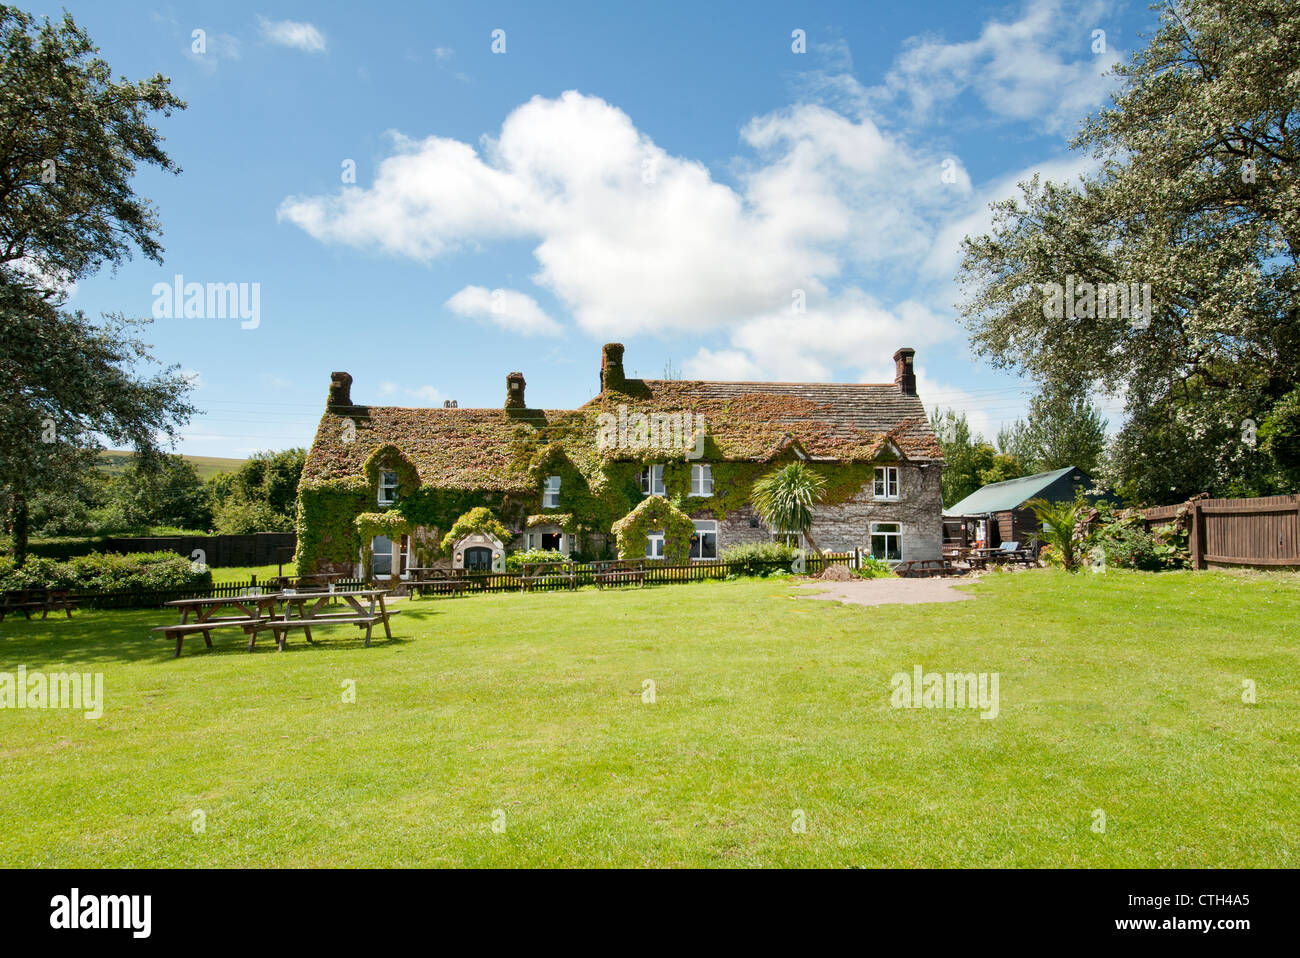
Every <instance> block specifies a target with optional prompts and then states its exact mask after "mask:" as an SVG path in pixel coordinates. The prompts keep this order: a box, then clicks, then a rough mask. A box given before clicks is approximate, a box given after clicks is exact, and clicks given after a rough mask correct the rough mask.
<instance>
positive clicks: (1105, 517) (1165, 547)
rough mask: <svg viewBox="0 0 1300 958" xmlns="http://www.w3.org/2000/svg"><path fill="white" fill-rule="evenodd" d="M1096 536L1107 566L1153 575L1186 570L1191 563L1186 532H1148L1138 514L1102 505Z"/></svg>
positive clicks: (1172, 529) (1177, 529) (1162, 528)
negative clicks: (1156, 572)
mask: <svg viewBox="0 0 1300 958" xmlns="http://www.w3.org/2000/svg"><path fill="white" fill-rule="evenodd" d="M1094 537H1095V540H1096V543H1097V547H1098V548H1100V549H1101V551H1102V554H1103V555H1104V556H1105V558H1106V564H1107V565H1113V566H1117V567H1119V568H1125V569H1143V570H1146V571H1149V572H1154V571H1158V570H1160V569H1185V568H1187V567H1188V566H1189V565H1190V564H1191V556H1190V553H1189V552H1188V549H1187V531H1186V530H1185V529H1182V528H1181V527H1179V526H1176V525H1164V526H1160V527H1159V528H1157V529H1155V530H1154V531H1151V532H1148V531H1147V527H1146V523H1145V522H1144V521H1143V520H1142V517H1141V515H1140V514H1138V513H1135V512H1129V511H1127V510H1120V511H1115V510H1112V509H1110V508H1109V507H1108V506H1104V505H1103V506H1099V507H1098V510H1097V528H1096V532H1095V534H1094Z"/></svg>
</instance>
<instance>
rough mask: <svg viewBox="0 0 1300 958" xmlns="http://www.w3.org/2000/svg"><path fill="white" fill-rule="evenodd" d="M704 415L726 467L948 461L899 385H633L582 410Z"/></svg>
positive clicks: (917, 405) (919, 408) (915, 400)
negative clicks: (793, 455) (788, 461)
mask: <svg viewBox="0 0 1300 958" xmlns="http://www.w3.org/2000/svg"><path fill="white" fill-rule="evenodd" d="M621 404H626V405H627V407H628V412H629V413H631V412H633V411H640V412H651V411H654V412H679V411H680V412H690V413H692V414H694V415H702V416H703V417H704V420H705V424H706V432H707V434H708V436H709V439H710V440H712V442H713V443H715V444H716V446H717V449H718V452H719V455H720V457H721V458H722V459H725V460H741V461H759V462H763V461H767V460H769V459H773V458H775V457H776V456H778V455H780V454H781V453H782V452H783V451H784V450H785V449H786V448H788V447H789V446H791V445H794V444H797V445H798V447H799V448H800V449H801V450H802V451H803V452H804V453H805V454H806V455H808V456H809V457H811V458H813V459H830V460H838V461H843V462H867V461H870V460H873V459H875V458H877V456H879V455H880V453H881V452H882V450H883V449H884V448H885V447H886V446H887V444H888V443H891V442H892V443H893V445H895V446H896V447H897V448H898V450H899V451H900V452H901V453H902V455H903V457H904V458H906V459H918V460H938V459H942V458H943V453H942V450H941V449H940V448H939V442H938V440H937V439H936V438H935V435H934V430H933V429H931V428H930V418H929V416H927V415H926V412H925V406H924V404H923V403H922V402H921V400H920V398H919V397H917V396H908V395H904V394H903V392H902V391H901V390H900V389H899V388H898V386H896V385H894V384H893V383H888V384H879V383H764V382H709V381H706V380H692V379H634V380H628V382H627V385H626V387H625V389H624V390H623V391H621V392H614V391H607V392H605V393H602V394H601V395H600V396H597V397H596V398H595V399H593V400H591V401H590V402H588V403H587V404H586V405H585V406H583V407H582V408H583V409H584V410H590V411H596V412H608V413H617V412H618V407H619V405H621Z"/></svg>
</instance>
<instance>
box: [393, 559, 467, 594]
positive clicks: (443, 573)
mask: <svg viewBox="0 0 1300 958" xmlns="http://www.w3.org/2000/svg"><path fill="white" fill-rule="evenodd" d="M406 571H407V572H408V573H410V575H411V579H410V581H409V582H408V583H407V588H409V589H411V590H412V591H414V592H419V593H421V594H423V593H424V592H425V591H431V592H437V593H448V592H461V591H463V590H465V589H468V588H469V587H470V585H471V583H470V581H469V579H467V578H466V577H465V576H466V572H465V570H464V569H437V568H434V567H433V566H407V569H406Z"/></svg>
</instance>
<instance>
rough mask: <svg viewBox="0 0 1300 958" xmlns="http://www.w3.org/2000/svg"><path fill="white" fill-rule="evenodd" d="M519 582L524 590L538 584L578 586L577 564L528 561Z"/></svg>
mask: <svg viewBox="0 0 1300 958" xmlns="http://www.w3.org/2000/svg"><path fill="white" fill-rule="evenodd" d="M519 582H520V585H521V587H522V588H523V590H524V591H525V592H531V591H532V590H533V589H535V588H536V587H537V586H539V585H558V586H560V587H561V588H565V589H576V588H577V587H578V566H577V564H576V563H573V562H528V563H525V565H524V568H523V575H522V576H520V578H519Z"/></svg>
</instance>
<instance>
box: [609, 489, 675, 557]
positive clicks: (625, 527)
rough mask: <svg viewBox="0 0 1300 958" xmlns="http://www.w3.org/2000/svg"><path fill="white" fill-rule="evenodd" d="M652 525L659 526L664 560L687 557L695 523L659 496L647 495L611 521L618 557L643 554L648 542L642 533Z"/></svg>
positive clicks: (654, 527)
mask: <svg viewBox="0 0 1300 958" xmlns="http://www.w3.org/2000/svg"><path fill="white" fill-rule="evenodd" d="M654 529H662V530H663V533H664V561H665V562H667V563H668V564H670V565H682V564H684V563H685V562H686V561H687V560H689V559H690V557H691V536H693V535H695V523H694V522H692V521H691V518H690V516H688V515H687V514H686V513H684V512H682V510H681V509H679V508H677V506H675V505H673V504H672V503H671V502H669V501H668V500H667V499H665V498H664V497H663V496H647V497H646V498H645V499H644V500H642V502H641V504H640V505H639V506H637V507H636V508H635V509H633V510H632V511H631V512H629V513H628V514H627V515H626V516H624V517H623V518H622V519H619V520H618V521H617V522H615V523H614V527H613V532H614V534H615V535H616V536H617V537H618V556H619V558H620V559H640V558H642V557H644V556H645V550H646V545H647V543H648V542H649V538H648V537H647V535H646V533H647V532H649V531H651V530H654Z"/></svg>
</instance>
